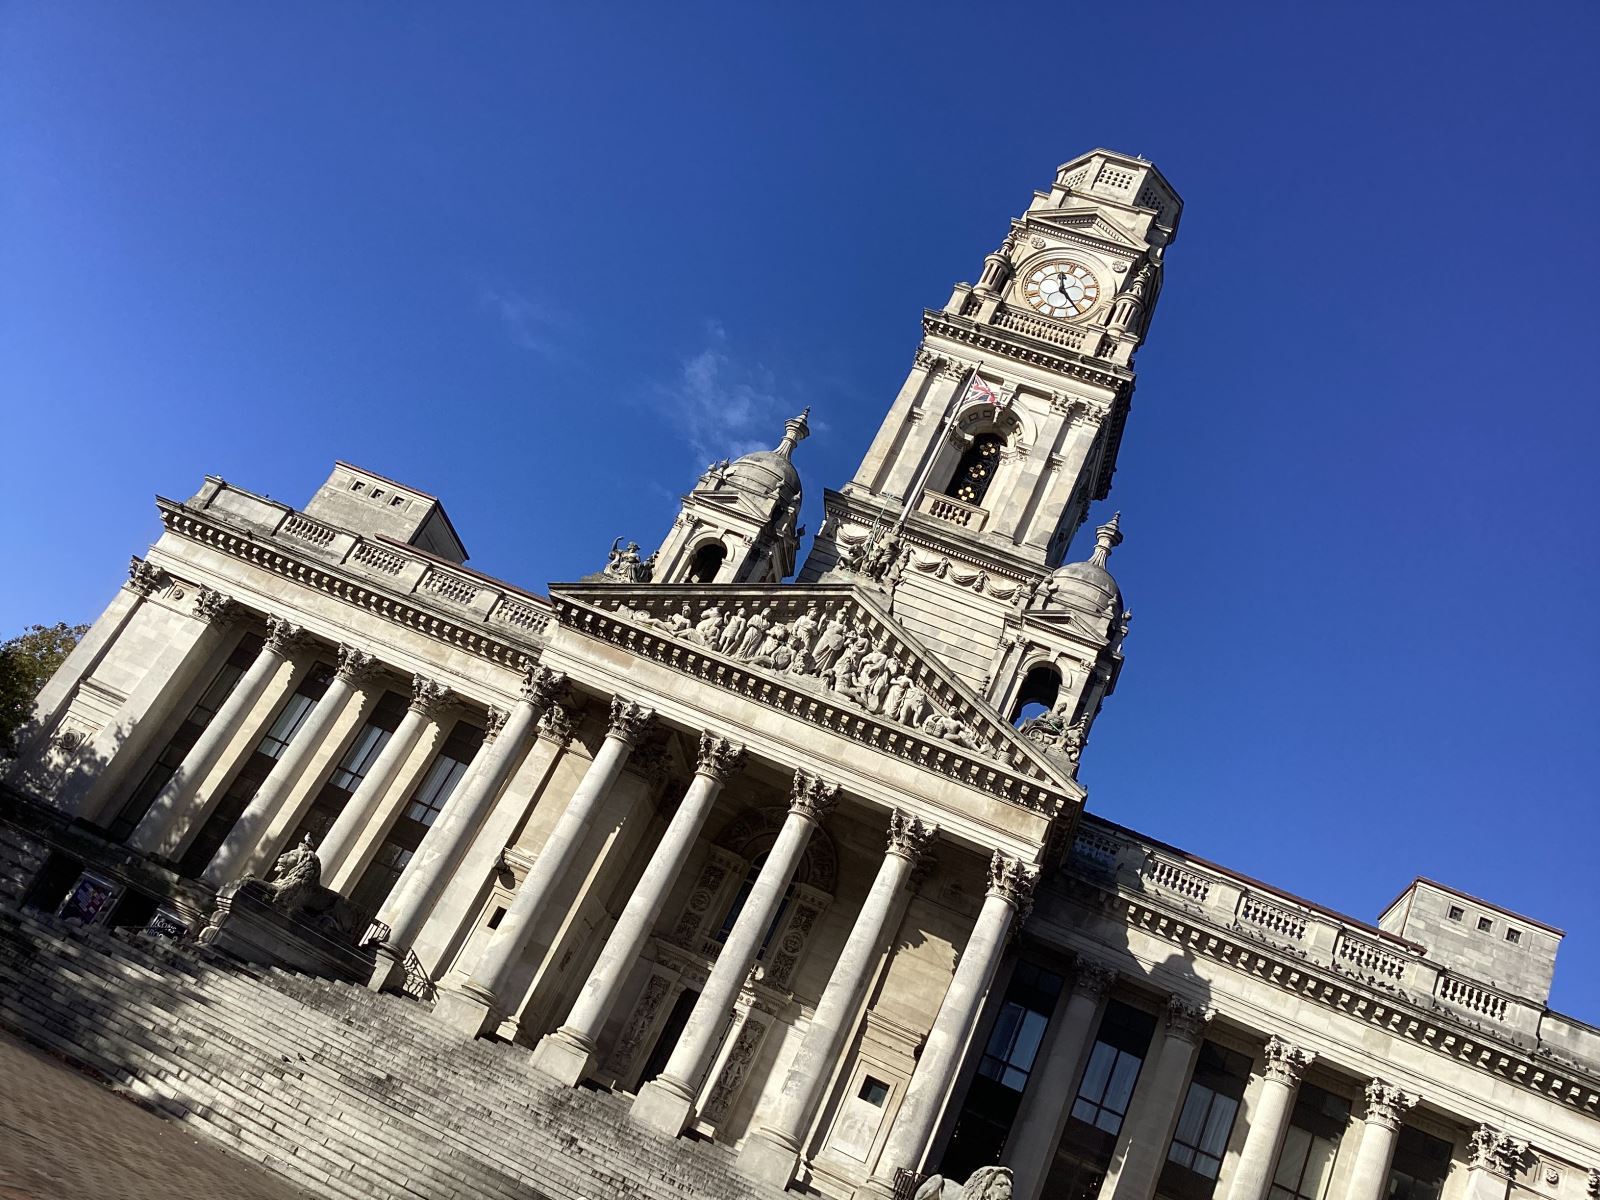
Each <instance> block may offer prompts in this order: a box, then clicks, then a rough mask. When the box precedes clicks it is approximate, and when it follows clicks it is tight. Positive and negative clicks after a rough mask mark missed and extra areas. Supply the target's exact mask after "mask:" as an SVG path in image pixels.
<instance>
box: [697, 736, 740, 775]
mask: <svg viewBox="0 0 1600 1200" xmlns="http://www.w3.org/2000/svg"><path fill="white" fill-rule="evenodd" d="M742 766H744V747H743V746H741V745H739V743H737V742H730V741H729V740H728V739H727V738H720V737H717V736H716V735H715V734H710V733H702V734H701V735H700V753H699V756H698V757H697V758H696V760H695V773H696V774H698V775H708V776H710V777H711V778H712V779H715V780H716V781H717V782H718V783H726V782H727V781H728V779H729V778H730V777H731V776H732V775H734V774H735V773H737V772H738V770H739V768H740V767H742Z"/></svg>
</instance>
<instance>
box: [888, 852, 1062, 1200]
mask: <svg viewBox="0 0 1600 1200" xmlns="http://www.w3.org/2000/svg"><path fill="white" fill-rule="evenodd" d="M1034 879H1035V875H1034V873H1033V872H1031V871H1029V870H1028V869H1027V868H1025V867H1024V866H1023V865H1022V864H1021V863H1019V862H1017V861H1015V860H1013V859H1008V858H1006V857H1005V856H1004V855H1002V854H1000V853H999V852H996V853H995V856H994V861H993V862H991V863H990V865H989V892H988V895H986V896H985V897H984V900H983V907H982V908H981V909H979V910H978V919H977V921H976V922H975V923H974V924H973V927H972V935H971V936H970V937H969V938H968V939H967V944H966V947H965V948H964V949H963V950H962V951H961V961H960V962H959V963H957V964H956V973H955V976H954V977H953V978H952V979H951V980H950V986H949V987H948V988H947V989H946V990H945V994H944V1000H943V1001H942V1002H941V1003H940V1005H939V1012H938V1015H936V1016H935V1017H934V1019H933V1027H932V1028H931V1029H929V1030H928V1038H927V1041H925V1042H924V1043H923V1046H922V1056H921V1057H920V1058H918V1059H917V1067H916V1070H914V1071H913V1072H912V1073H911V1082H910V1083H908V1084H907V1085H906V1094H905V1096H904V1097H903V1098H902V1099H901V1101H900V1108H899V1110H898V1111H897V1112H896V1113H895V1117H894V1124H893V1126H891V1127H890V1130H889V1137H888V1140H887V1141H886V1142H885V1143H884V1146H883V1153H882V1154H880V1155H879V1156H878V1164H877V1166H876V1167H875V1168H874V1169H873V1172H872V1179H871V1180H870V1181H869V1182H868V1188H867V1192H868V1194H874V1193H875V1194H877V1195H887V1194H889V1193H890V1192H891V1190H892V1188H893V1185H894V1173H895V1171H896V1170H897V1169H898V1168H900V1167H909V1168H911V1169H912V1170H916V1169H918V1168H920V1167H921V1166H922V1160H923V1157H924V1156H925V1155H926V1154H927V1153H928V1142H929V1140H930V1139H931V1138H932V1137H933V1131H934V1128H935V1126H937V1125H938V1123H939V1117H940V1115H941V1114H942V1113H943V1111H944V1106H945V1102H946V1100H947V1099H948V1098H949V1095H950V1088H951V1086H952V1085H953V1084H954V1083H955V1079H956V1072H957V1071H958V1070H959V1069H960V1066H961V1057H962V1054H963V1053H964V1052H965V1050H966V1047H967V1040H968V1038H969V1037H970V1036H971V1033H972V1028H973V1025H974V1024H975V1023H976V1021H977V1018H978V1010H979V1009H980V1008H981V1007H982V1006H983V1001H984V998H985V997H986V996H987V995H988V994H989V986H990V984H992V983H993V982H994V973H995V971H996V970H998V969H999V966H1000V957H1001V955H1002V954H1003V953H1004V952H1005V945H1006V935H1007V934H1008V933H1009V932H1010V930H1011V922H1012V919H1013V918H1014V917H1015V916H1016V915H1017V913H1018V912H1019V911H1021V910H1022V909H1024V908H1025V906H1026V905H1027V903H1028V897H1029V896H1030V895H1031V893H1032V890H1033V882H1034Z"/></svg>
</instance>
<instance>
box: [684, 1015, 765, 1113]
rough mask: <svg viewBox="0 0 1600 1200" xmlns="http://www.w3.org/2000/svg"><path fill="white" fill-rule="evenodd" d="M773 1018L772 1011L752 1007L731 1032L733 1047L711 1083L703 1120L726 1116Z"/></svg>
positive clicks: (748, 1073) (745, 1078)
mask: <svg viewBox="0 0 1600 1200" xmlns="http://www.w3.org/2000/svg"><path fill="white" fill-rule="evenodd" d="M772 1021H773V1018H772V1017H771V1016H770V1015H769V1014H767V1013H764V1012H761V1011H760V1010H758V1009H749V1010H746V1011H745V1012H744V1013H743V1021H742V1022H741V1023H740V1025H739V1029H738V1032H737V1033H736V1034H734V1035H732V1036H733V1049H732V1050H731V1051H729V1053H728V1057H727V1058H726V1059H725V1060H724V1061H723V1064H722V1070H721V1072H719V1073H718V1075H717V1082H716V1083H715V1084H714V1085H713V1086H712V1088H711V1092H710V1094H709V1095H708V1096H707V1097H706V1101H705V1104H704V1105H703V1106H702V1107H701V1109H700V1120H701V1121H704V1122H705V1123H706V1124H708V1125H711V1126H713V1127H714V1126H718V1125H721V1124H722V1122H724V1121H725V1120H727V1118H728V1113H729V1112H730V1111H731V1110H732V1108H733V1102H734V1101H735V1100H736V1099H738V1097H739V1093H740V1091H742V1090H743V1088H744V1084H745V1080H747V1079H748V1078H749V1077H750V1068H751V1066H752V1065H753V1064H754V1063H755V1059H756V1055H757V1054H758V1053H759V1052H760V1050H761V1043H762V1042H764V1041H766V1038H767V1031H768V1030H769V1029H771V1027H772Z"/></svg>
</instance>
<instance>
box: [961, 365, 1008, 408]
mask: <svg viewBox="0 0 1600 1200" xmlns="http://www.w3.org/2000/svg"><path fill="white" fill-rule="evenodd" d="M973 400H981V401H982V402H983V403H985V404H989V405H992V406H993V407H994V410H995V411H996V412H999V411H1000V410H1001V409H1004V408H1007V407H1009V406H1010V404H1011V397H1010V396H1007V395H1005V394H1004V393H1003V392H1001V391H1000V389H999V388H996V387H992V386H990V385H989V384H987V383H985V382H984V380H983V377H982V376H981V375H979V374H978V372H977V369H976V368H974V369H973V372H972V378H971V379H969V380H968V381H967V394H966V395H965V396H963V397H961V403H962V404H967V403H969V402H971V401H973Z"/></svg>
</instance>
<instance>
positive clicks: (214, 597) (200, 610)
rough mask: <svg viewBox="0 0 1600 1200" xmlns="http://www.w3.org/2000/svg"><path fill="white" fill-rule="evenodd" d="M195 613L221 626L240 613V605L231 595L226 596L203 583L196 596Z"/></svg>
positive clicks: (210, 622)
mask: <svg viewBox="0 0 1600 1200" xmlns="http://www.w3.org/2000/svg"><path fill="white" fill-rule="evenodd" d="M194 614H195V616H197V617H199V618H200V619H201V620H202V621H205V622H206V623H207V624H209V625H215V626H217V627H218V628H221V627H222V626H224V625H227V624H228V623H229V622H231V621H232V620H233V619H234V618H235V617H237V616H238V615H239V606H238V605H237V604H236V603H234V600H233V598H232V597H231V596H224V595H223V594H222V593H221V592H218V591H214V590H212V589H211V588H208V587H206V585H205V584H203V583H202V584H201V585H200V591H199V593H198V594H197V595H196V596H195V598H194Z"/></svg>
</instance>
